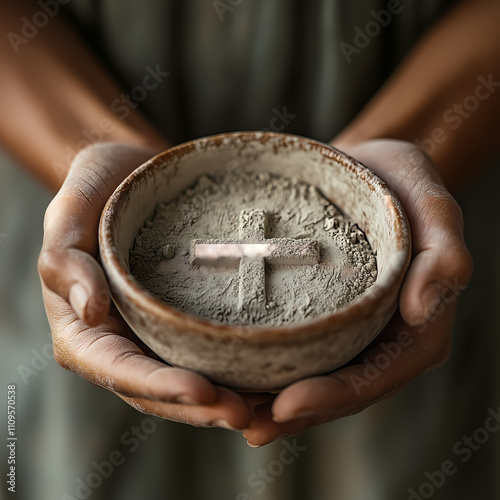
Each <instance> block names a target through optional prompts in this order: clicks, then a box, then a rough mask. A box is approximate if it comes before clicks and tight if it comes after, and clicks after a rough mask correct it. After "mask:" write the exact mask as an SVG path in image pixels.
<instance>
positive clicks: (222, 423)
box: [213, 420, 243, 432]
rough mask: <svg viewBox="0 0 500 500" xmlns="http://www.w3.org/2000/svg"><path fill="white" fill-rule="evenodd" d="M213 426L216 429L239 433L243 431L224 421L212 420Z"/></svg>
mask: <svg viewBox="0 0 500 500" xmlns="http://www.w3.org/2000/svg"><path fill="white" fill-rule="evenodd" d="M213 425H215V426H216V427H222V428H223V429H228V430H230V431H235V432H241V431H242V430H243V429H237V428H236V427H233V426H232V425H230V424H228V423H227V422H226V421H225V420H214V422H213Z"/></svg>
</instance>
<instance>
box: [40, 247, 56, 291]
mask: <svg viewBox="0 0 500 500" xmlns="http://www.w3.org/2000/svg"><path fill="white" fill-rule="evenodd" d="M58 260H59V257H58V256H57V254H56V252H54V251H53V250H42V251H41V252H40V255H39V256H38V272H39V274H40V277H41V279H42V281H43V282H44V283H45V284H47V282H48V281H50V275H51V273H52V272H53V270H54V268H57V262H58Z"/></svg>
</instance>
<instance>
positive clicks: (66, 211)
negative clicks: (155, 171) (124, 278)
mask: <svg viewBox="0 0 500 500" xmlns="http://www.w3.org/2000/svg"><path fill="white" fill-rule="evenodd" d="M112 147H113V145H96V146H93V147H91V148H87V149H86V150H84V151H83V152H82V153H80V154H79V155H78V156H77V158H76V159H75V161H74V162H73V164H72V166H71V169H70V171H69V173H68V176H67V178H66V180H65V182H64V184H63V186H62V188H61V190H60V191H59V193H58V194H57V195H56V196H55V198H54V200H53V201H52V202H51V203H50V205H49V207H48V208H47V212H46V215H45V224H44V229H45V235H44V243H43V247H42V251H41V254H40V257H39V272H40V277H41V279H42V281H43V282H44V283H45V285H46V286H47V287H48V288H49V289H50V290H52V291H53V292H55V293H57V294H58V295H59V296H61V297H62V298H63V299H64V300H66V301H68V302H69V303H70V304H71V305H72V307H73V308H74V310H75V312H77V314H78V316H79V317H80V319H82V320H83V321H84V322H86V323H87V324H89V325H95V324H98V323H99V322H101V321H103V319H104V318H105V317H106V314H107V311H108V304H109V297H108V293H107V284H106V279H105V277H104V274H103V272H102V270H101V268H100V266H99V265H98V263H97V261H96V260H95V258H96V256H97V251H98V248H97V245H98V243H97V242H98V239H97V230H98V225H99V218H100V215H101V212H102V209H103V207H104V205H105V203H106V200H107V199H108V197H109V196H110V195H111V194H112V192H113V190H114V189H115V187H116V186H117V185H118V183H119V182H121V180H122V179H123V178H124V177H126V175H128V173H129V172H130V171H131V170H133V169H134V168H135V167H136V166H138V165H139V164H140V163H141V162H142V161H144V160H145V159H147V158H148V157H149V156H150V155H151V153H152V152H151V151H149V150H144V149H142V148H132V147H130V148H128V147H127V148H124V147H123V146H122V147H121V149H120V148H115V150H113V153H111V152H110V148H112Z"/></svg>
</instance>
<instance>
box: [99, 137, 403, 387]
mask: <svg viewBox="0 0 500 500" xmlns="http://www.w3.org/2000/svg"><path fill="white" fill-rule="evenodd" d="M235 162H236V163H235ZM229 164H233V165H236V166H237V167H238V168H244V169H245V170H247V171H253V172H272V173H275V174H280V175H284V176H286V177H295V178H298V179H299V180H302V181H305V182H308V183H310V184H313V185H315V186H317V187H319V188H320V189H321V192H322V193H323V194H324V195H325V196H326V197H327V198H328V199H330V200H331V201H332V202H333V203H335V204H336V205H337V206H338V207H340V208H341V209H342V210H343V211H344V213H346V214H348V215H350V216H351V217H352V218H353V219H354V221H355V222H356V223H357V224H358V225H359V227H360V228H361V229H362V230H363V231H364V232H365V234H366V235H367V237H368V240H369V242H370V244H371V246H372V248H373V249H374V250H375V251H376V255H377V266H378V276H377V279H376V281H375V283H374V284H373V285H372V286H371V287H369V288H368V289H367V290H366V291H365V292H364V293H363V294H362V295H360V296H358V297H357V299H356V300H354V301H353V302H351V303H349V304H347V305H346V306H344V307H343V308H340V309H338V310H337V311H336V312H334V313H332V314H330V315H328V316H324V317H321V318H319V319H314V320H310V321H306V322H297V323H290V324H287V325H284V326H278V327H262V326H244V327H242V326H230V325H223V324H220V323H215V322H211V321H208V320H204V319H200V318H198V317H195V316H191V315H189V314H186V313H183V312H181V311H179V310H176V309H174V308H173V307H170V306H168V305H166V304H165V303H163V302H161V301H159V300H157V299H155V298H154V297H153V296H152V295H151V294H150V293H149V292H148V291H147V290H146V289H145V288H143V287H142V286H141V285H140V284H139V283H138V282H137V281H136V280H135V279H134V278H133V277H132V275H131V274H130V268H129V252H130V249H131V247H132V245H133V242H134V238H135V236H136V235H137V233H138V231H139V230H140V229H141V227H142V226H143V225H144V223H145V221H146V220H147V219H149V218H151V216H152V215H153V213H154V210H155V206H156V204H157V203H158V202H160V201H162V202H165V203H166V202H168V201H170V200H172V199H174V198H175V197H176V196H178V195H179V194H180V193H181V192H182V191H184V190H185V189H186V188H188V187H190V186H191V185H193V184H194V182H195V180H196V179H197V177H198V176H200V175H201V174H204V173H209V172H213V171H216V170H219V169H224V168H226V167H227V165H229ZM99 243H100V258H101V262H102V266H103V268H104V271H105V273H106V276H107V279H108V281H109V286H110V290H111V294H112V297H113V300H114V302H115V304H116V306H117V307H118V309H119V311H120V313H121V314H122V315H123V317H124V318H125V320H126V321H127V323H128V324H129V325H130V327H131V328H132V330H133V331H134V332H135V333H136V334H137V336H138V337H139V338H141V339H142V340H143V341H144V342H145V343H146V344H147V345H148V346H149V347H150V348H151V349H152V350H153V351H154V352H156V353H157V354H158V355H159V356H160V357H161V358H163V359H164V360H165V361H167V362H168V363H170V364H172V365H175V366H181V367H185V368H188V369H192V370H195V371H198V372H200V373H202V374H204V375H206V376H207V377H208V378H209V379H210V380H212V381H213V382H215V383H219V384H223V385H227V386H230V387H233V388H236V389H240V390H249V391H264V390H267V391H272V390H278V389H280V388H282V387H284V386H286V385H288V384H290V383H292V382H294V381H297V380H299V379H301V378H304V377H308V376H311V375H315V374H322V373H328V372H330V371H332V370H335V369H336V368H338V367H340V366H342V365H344V364H345V363H346V362H348V361H349V360H351V359H352V358H353V357H354V356H356V354H358V353H359V352H361V351H362V350H363V349H364V348H365V347H366V346H367V345H368V344H369V343H370V342H371V341H372V340H373V339H374V338H375V337H376V335H377V334H378V333H379V332H380V331H381V329H382V328H383V327H384V326H385V324H386V323H387V322H388V321H389V319H390V318H391V316H392V315H393V313H394V311H395V309H396V305H397V298H398V293H399V289H400V287H401V283H402V281H403V278H404V274H405V271H406V269H407V267H408V264H409V261H410V247H411V245H410V233H409V227H408V222H407V219H406V216H405V213H404V210H403V208H402V206H401V204H400V202H399V201H398V199H397V198H396V196H395V195H394V193H392V192H391V191H390V190H389V189H388V187H387V186H386V185H385V184H384V182H383V181H382V180H381V179H380V178H379V177H377V176H376V175H375V174H374V173H373V172H372V171H371V170H369V169H368V168H366V167H364V166H363V165H361V164H360V163H359V162H357V161H356V160H355V159H353V158H351V157H349V156H347V155H345V154H344V153H342V152H340V151H338V150H335V149H333V148H332V147H330V146H328V145H326V144H323V143H320V142H316V141H314V140H311V139H307V138H303V137H298V136H292V135H288V134H275V133H266V132H238V133H232V134H222V135H217V136H212V137H207V138H202V139H198V140H195V141H192V142H188V143H186V144H181V145H179V146H176V147H174V148H171V149H169V150H167V151H165V152H163V153H161V154H159V155H157V156H155V157H154V158H152V159H151V160H149V161H147V162H146V163H144V164H143V165H141V166H140V167H138V168H137V169H136V170H135V171H134V172H133V173H132V174H131V175H130V176H129V177H128V178H127V179H125V180H124V181H123V182H122V184H121V185H120V186H119V187H118V188H117V189H116V191H115V192H114V194H113V195H112V196H111V197H110V199H109V201H108V202H107V204H106V207H105V208H104V211H103V214H102V217H101V223H100V230H99Z"/></svg>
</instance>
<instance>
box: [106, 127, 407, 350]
mask: <svg viewBox="0 0 500 500" xmlns="http://www.w3.org/2000/svg"><path fill="white" fill-rule="evenodd" d="M235 139H236V140H240V141H243V142H244V143H249V142H253V141H260V142H262V143H265V142H268V141H271V140H275V141H281V143H283V144H286V143H290V142H294V143H298V144H299V146H300V147H301V148H303V149H304V150H311V149H312V150H316V151H318V152H319V153H320V154H321V155H322V156H324V157H326V158H327V159H331V160H334V161H335V162H337V163H340V164H341V165H342V166H343V167H344V168H346V169H348V170H351V171H352V173H353V174H354V175H356V177H357V178H360V179H362V180H363V181H364V182H369V183H373V185H374V186H372V188H371V189H378V190H381V192H382V195H384V200H385V204H386V208H387V209H388V210H389V211H390V212H391V213H392V214H393V216H394V220H395V225H394V231H395V235H394V237H395V238H396V239H397V245H398V251H397V252H396V253H395V254H394V255H393V256H392V257H391V260H390V262H391V266H390V269H389V270H388V273H387V275H386V277H385V279H384V280H383V283H379V280H375V283H374V284H373V285H372V286H371V287H369V288H368V289H367V290H366V291H365V292H363V293H362V294H361V295H360V296H359V297H358V298H356V299H355V300H354V301H352V302H350V303H349V304H346V305H345V306H343V307H342V308H340V309H339V310H338V311H335V312H332V313H331V314H328V315H325V316H322V317H320V318H316V319H311V320H306V321H300V322H297V323H287V324H284V325H279V326H262V325H226V324H222V323H217V322H214V321H210V320H207V319H203V318H199V317H196V316H192V315H190V314H188V313H185V312H182V311H180V310H177V309H175V308H174V307H172V306H169V305H168V304H165V303H164V302H161V301H159V300H157V299H156V298H155V297H154V296H153V295H152V294H151V293H150V292H149V291H148V290H147V289H146V288H144V287H143V286H142V285H141V284H140V283H139V282H138V281H137V280H136V279H135V278H134V277H133V276H132V275H131V274H130V273H129V272H127V270H126V269H124V268H123V267H122V265H121V264H120V258H119V255H118V251H117V248H116V247H115V245H114V244H113V238H114V236H113V234H114V233H113V221H114V219H115V217H116V216H117V215H118V213H119V211H120V207H121V206H122V202H123V200H124V199H127V198H128V199H129V198H130V197H131V196H133V193H134V190H135V189H137V186H139V184H140V182H139V181H140V180H141V179H143V178H145V177H147V176H148V175H150V173H151V171H154V170H155V169H156V170H161V168H162V167H163V165H164V164H165V161H164V160H165V158H169V157H172V158H176V157H177V158H180V157H182V156H184V155H186V154H188V153H190V152H191V151H193V150H195V149H199V148H200V145H203V144H206V145H209V144H210V143H211V144H212V145H214V146H218V145H220V144H222V143H223V142H224V141H230V140H235ZM358 174H361V175H358ZM99 253H100V260H101V264H102V267H103V269H104V272H105V274H106V276H107V279H108V283H110V282H111V279H110V274H112V275H113V280H114V282H115V285H116V286H117V287H118V289H119V290H120V292H119V294H113V291H112V290H111V295H112V297H113V299H114V301H115V302H117V299H116V297H117V295H122V296H125V297H126V299H127V300H129V301H130V302H132V303H133V304H134V306H135V307H138V308H140V309H142V310H143V311H144V312H146V313H147V314H148V315H153V316H156V317H157V318H159V319H161V320H162V321H165V322H166V323H169V324H172V326H174V327H176V328H177V329H180V330H181V331H182V330H183V329H190V330H192V331H194V332H197V333H200V334H202V335H210V336H213V335H217V336H224V337H225V338H229V339H230V338H238V339H245V340H246V341H251V342H263V341H264V342H266V343H269V342H273V341H278V340H280V339H282V337H283V336H285V335H286V337H287V338H290V339H292V338H294V340H297V337H298V336H303V337H304V341H306V340H307V338H308V337H309V336H313V335H318V334H322V333H323V334H325V333H326V332H328V330H334V331H338V330H339V327H344V326H347V325H348V324H350V323H352V322H354V321H355V322H358V321H360V319H361V318H362V317H366V316H367V315H369V314H371V313H372V312H373V311H374V310H376V309H377V308H378V307H379V306H380V304H381V303H383V301H384V298H385V297H387V296H390V295H392V293H391V292H396V293H397V292H398V291H399V287H400V285H401V282H402V281H403V278H404V275H405V273H406V270H407V268H408V265H409V263H410V258H411V235H410V229H409V223H408V219H407V216H406V214H405V211H404V209H403V207H402V205H401V202H400V201H399V199H398V198H397V197H396V195H395V194H394V193H393V192H392V191H391V190H390V189H389V187H388V186H387V185H386V183H385V182H384V181H383V180H382V179H381V178H380V177H379V176H378V175H376V174H375V173H374V172H373V171H372V170H371V169H369V168H368V167H366V166H365V165H363V164H362V163H361V162H359V161H358V160H356V159H355V158H353V157H351V156H349V155H348V154H346V153H344V152H342V151H340V150H338V149H336V148H335V147H333V146H331V145H330V144H326V143H323V142H320V141H317V140H315V139H310V138H308V137H304V136H300V135H294V134H286V133H278V132H263V131H256V132H252V131H244V132H230V133H222V134H215V135H210V136H206V137H202V138H199V139H194V140H191V141H188V142H185V143H182V144H179V145H176V146H173V147H171V148H169V149H167V150H165V151H162V152H160V153H158V154H157V155H155V156H153V157H152V158H150V159H149V160H147V161H146V162H144V163H143V164H141V165H140V166H139V167H137V168H136V169H135V170H134V171H133V172H131V173H130V174H129V175H128V176H127V177H126V178H125V179H124V180H123V181H122V182H121V184H120V185H119V186H118V187H117V188H116V189H115V191H114V192H113V194H112V195H111V196H110V198H109V199H108V201H107V202H106V205H105V207H104V209H103V211H102V214H101V218H100V223H99ZM110 288H111V287H110ZM118 302H119V301H118ZM117 306H118V308H119V309H121V308H120V304H119V303H118V304H117Z"/></svg>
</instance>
